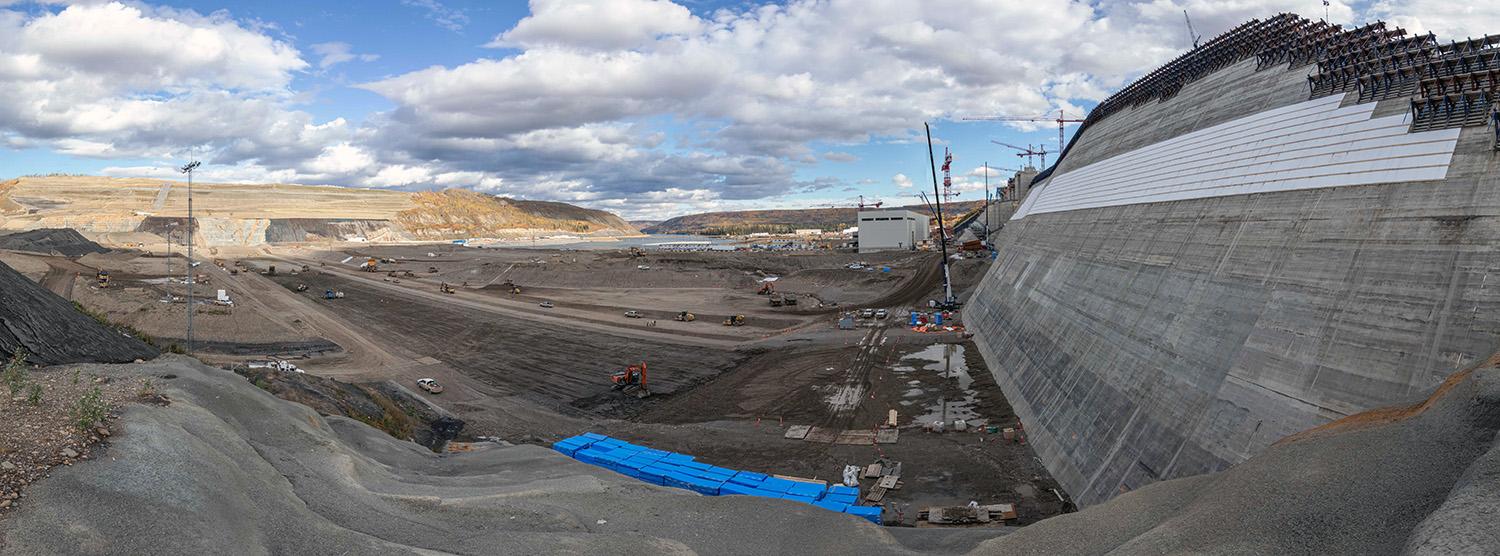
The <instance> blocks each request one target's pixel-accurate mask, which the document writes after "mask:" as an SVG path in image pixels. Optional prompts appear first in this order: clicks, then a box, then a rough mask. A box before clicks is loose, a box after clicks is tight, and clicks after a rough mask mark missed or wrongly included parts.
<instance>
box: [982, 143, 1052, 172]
mask: <svg viewBox="0 0 1500 556" xmlns="http://www.w3.org/2000/svg"><path fill="white" fill-rule="evenodd" d="M990 142H991V143H994V144H996V145H1000V146H1002V147H1010V148H1012V149H1015V150H1017V151H1020V152H1019V153H1017V154H1016V156H1024V157H1026V165H1027V166H1031V160H1032V158H1031V157H1034V156H1040V157H1042V167H1044V168H1045V167H1046V166H1047V147H1044V146H1041V145H1037V146H1036V149H1032V147H1031V145H1027V146H1025V147H1017V146H1015V145H1012V144H1010V143H1001V142H999V141H996V140H994V139H991V140H990Z"/></svg>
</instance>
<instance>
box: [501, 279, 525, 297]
mask: <svg viewBox="0 0 1500 556" xmlns="http://www.w3.org/2000/svg"><path fill="white" fill-rule="evenodd" d="M500 287H501V288H502V289H504V290H505V291H507V292H510V293H511V294H512V295H520V294H521V286H517V285H515V284H514V283H512V282H511V281H510V280H506V281H505V283H504V284H500Z"/></svg>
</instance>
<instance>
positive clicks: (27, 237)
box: [0, 228, 109, 257]
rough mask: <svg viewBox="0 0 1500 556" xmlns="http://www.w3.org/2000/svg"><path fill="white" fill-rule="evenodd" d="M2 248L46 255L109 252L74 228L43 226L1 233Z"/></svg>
mask: <svg viewBox="0 0 1500 556" xmlns="http://www.w3.org/2000/svg"><path fill="white" fill-rule="evenodd" d="M0 249H9V250H11V251H28V252H31V253H42V254H45V255H62V256H64V257H81V256H83V255H87V254H89V253H107V252H109V250H108V249H105V248H103V247H100V246H99V244H97V243H94V242H93V241H89V238H86V237H83V234H80V233H78V231H77V230H74V229H72V228H42V229H39V230H29V231H25V232H16V233H13V234H6V235H0Z"/></svg>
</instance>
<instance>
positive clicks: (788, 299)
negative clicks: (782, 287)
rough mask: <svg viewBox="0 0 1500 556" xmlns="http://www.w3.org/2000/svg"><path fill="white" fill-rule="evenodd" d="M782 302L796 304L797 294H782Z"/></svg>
mask: <svg viewBox="0 0 1500 556" xmlns="http://www.w3.org/2000/svg"><path fill="white" fill-rule="evenodd" d="M782 302H784V303H786V304H787V305H796V304H797V296H795V295H792V294H786V295H784V296H782Z"/></svg>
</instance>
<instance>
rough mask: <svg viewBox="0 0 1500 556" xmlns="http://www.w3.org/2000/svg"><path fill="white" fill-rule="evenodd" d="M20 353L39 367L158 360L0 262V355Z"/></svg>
mask: <svg viewBox="0 0 1500 556" xmlns="http://www.w3.org/2000/svg"><path fill="white" fill-rule="evenodd" d="M18 347H20V348H24V349H25V350H26V354H27V360H28V361H30V362H32V363H36V364H41V365H56V364H60V363H79V362H100V363H122V362H126V361H134V360H136V359H150V358H153V357H156V356H157V353H158V352H157V351H156V348H153V347H151V346H148V345H146V344H145V343H144V342H142V341H140V340H137V339H135V338H133V337H130V336H128V335H125V334H123V333H121V332H119V331H116V330H114V329H112V328H109V327H104V326H99V323H98V322H95V321H94V319H93V318H91V317H89V316H87V315H84V314H83V313H80V312H78V310H76V309H74V308H73V305H72V304H70V303H68V302H67V301H66V300H64V299H63V298H61V297H58V296H57V295H55V294H53V293H52V292H50V291H47V290H46V289H45V288H43V287H42V286H41V285H39V284H37V283H36V282H32V281H31V280H28V279H27V278H26V277H25V276H22V275H21V274H20V273H19V272H16V271H15V270H14V269H12V268H11V267H10V266H8V265H6V264H4V263H0V355H3V356H4V357H6V358H9V357H10V355H11V354H12V353H15V351H16V348H18Z"/></svg>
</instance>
